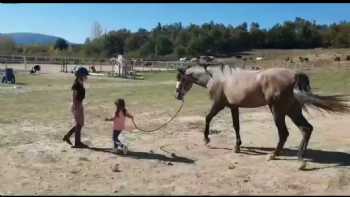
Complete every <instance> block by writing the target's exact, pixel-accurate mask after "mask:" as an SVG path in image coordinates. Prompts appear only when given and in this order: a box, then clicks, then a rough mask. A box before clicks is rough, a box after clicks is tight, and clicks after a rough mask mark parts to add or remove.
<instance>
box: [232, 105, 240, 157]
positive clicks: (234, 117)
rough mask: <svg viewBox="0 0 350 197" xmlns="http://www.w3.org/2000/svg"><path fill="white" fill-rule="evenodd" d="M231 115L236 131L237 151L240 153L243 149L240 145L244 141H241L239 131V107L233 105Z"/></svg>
mask: <svg viewBox="0 0 350 197" xmlns="http://www.w3.org/2000/svg"><path fill="white" fill-rule="evenodd" d="M231 115H232V123H233V128H234V130H235V132H236V146H235V152H236V153H239V152H240V150H241V149H240V146H241V144H242V141H241V136H240V133H239V110H238V107H231Z"/></svg>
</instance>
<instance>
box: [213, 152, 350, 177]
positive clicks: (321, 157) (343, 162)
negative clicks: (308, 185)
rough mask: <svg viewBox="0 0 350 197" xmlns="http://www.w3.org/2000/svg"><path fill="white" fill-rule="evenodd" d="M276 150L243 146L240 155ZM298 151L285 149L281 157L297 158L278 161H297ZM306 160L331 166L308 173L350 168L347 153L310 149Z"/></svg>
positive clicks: (263, 153)
mask: <svg viewBox="0 0 350 197" xmlns="http://www.w3.org/2000/svg"><path fill="white" fill-rule="evenodd" d="M209 148H210V149H222V150H232V151H233V149H232V148H225V147H213V146H210V147H209ZM274 150H275V148H266V147H249V146H241V152H240V154H247V155H267V154H270V153H271V152H273V151H274ZM297 153H298V150H297V149H289V148H285V149H283V151H282V152H281V154H280V155H281V156H286V157H295V158H280V157H277V158H276V160H297V157H296V156H297ZM304 158H305V159H306V160H308V161H310V162H314V163H319V164H329V165H331V166H326V167H319V168H309V169H305V170H306V171H310V170H318V169H325V168H332V167H347V166H350V154H349V153H345V152H337V151H325V150H315V149H308V150H307V151H306V154H305V157H304Z"/></svg>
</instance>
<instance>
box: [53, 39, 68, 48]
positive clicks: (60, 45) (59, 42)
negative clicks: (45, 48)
mask: <svg viewBox="0 0 350 197" xmlns="http://www.w3.org/2000/svg"><path fill="white" fill-rule="evenodd" d="M54 49H58V50H60V51H62V50H66V49H68V43H67V41H66V40H64V39H62V38H59V39H57V40H56V43H55V45H54Z"/></svg>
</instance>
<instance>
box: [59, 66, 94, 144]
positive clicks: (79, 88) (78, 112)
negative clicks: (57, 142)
mask: <svg viewBox="0 0 350 197" xmlns="http://www.w3.org/2000/svg"><path fill="white" fill-rule="evenodd" d="M88 75H89V71H88V70H87V69H86V68H84V67H81V68H79V69H78V70H77V71H76V72H75V76H76V78H75V81H74V84H73V86H72V90H73V105H72V113H73V115H74V119H75V126H74V127H73V128H72V129H71V130H69V131H68V133H67V134H66V135H65V136H64V137H63V141H65V142H67V143H68V144H70V145H72V143H71V141H70V139H69V138H70V137H71V136H72V134H73V133H75V145H74V146H73V148H87V147H88V146H87V145H85V144H83V143H82V142H81V138H80V136H81V133H80V132H81V129H82V127H83V126H84V107H83V100H84V98H85V88H84V81H86V79H87V76H88Z"/></svg>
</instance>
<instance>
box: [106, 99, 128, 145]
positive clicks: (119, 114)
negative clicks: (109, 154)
mask: <svg viewBox="0 0 350 197" xmlns="http://www.w3.org/2000/svg"><path fill="white" fill-rule="evenodd" d="M114 104H115V106H116V107H117V110H116V112H115V113H114V117H113V118H106V119H105V120H106V121H113V144H114V151H117V148H118V147H119V146H123V145H122V144H121V142H120V141H119V138H118V137H119V134H120V133H121V132H122V130H124V129H125V117H128V118H131V119H134V117H133V116H132V115H131V114H129V112H128V111H127V109H126V108H125V101H124V99H118V100H117V101H116V102H114Z"/></svg>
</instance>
